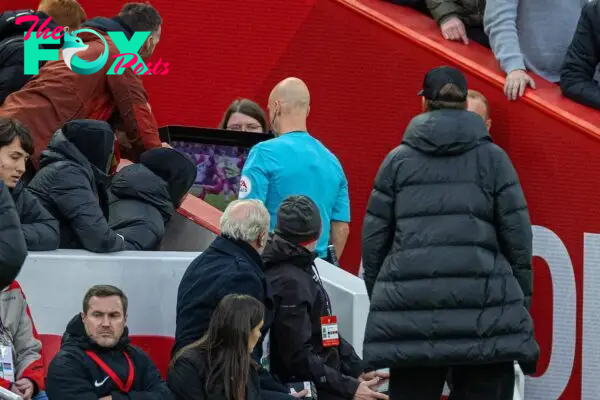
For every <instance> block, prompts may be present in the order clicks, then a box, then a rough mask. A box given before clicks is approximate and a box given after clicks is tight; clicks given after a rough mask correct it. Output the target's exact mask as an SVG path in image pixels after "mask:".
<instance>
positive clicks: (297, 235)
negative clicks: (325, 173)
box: [275, 196, 321, 244]
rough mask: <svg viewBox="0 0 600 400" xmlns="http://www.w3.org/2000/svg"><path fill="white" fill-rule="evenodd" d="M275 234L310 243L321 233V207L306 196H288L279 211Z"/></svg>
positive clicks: (291, 240) (290, 239) (286, 238)
mask: <svg viewBox="0 0 600 400" xmlns="http://www.w3.org/2000/svg"><path fill="white" fill-rule="evenodd" d="M275 234H277V235H278V236H280V237H282V238H283V239H285V240H287V241H288V242H291V243H294V244H304V243H310V242H313V241H315V240H317V239H318V238H319V236H320V235H321V214H320V213H319V208H318V207H317V205H316V204H315V202H314V201H312V200H311V199H310V198H308V197H306V196H288V197H286V198H285V199H284V200H283V202H281V205H280V206H279V210H278V211H277V226H275Z"/></svg>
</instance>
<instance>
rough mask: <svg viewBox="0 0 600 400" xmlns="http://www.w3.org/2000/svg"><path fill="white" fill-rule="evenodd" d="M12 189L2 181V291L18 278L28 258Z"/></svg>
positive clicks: (0, 241) (0, 252)
mask: <svg viewBox="0 0 600 400" xmlns="http://www.w3.org/2000/svg"><path fill="white" fill-rule="evenodd" d="M9 190H10V189H9V188H8V187H7V186H6V185H5V184H4V182H3V181H1V180H0V289H4V288H5V287H7V286H8V285H10V284H11V283H12V282H13V281H14V280H15V279H16V278H17V275H18V274H19V272H20V271H21V267H22V266H23V263H24V262H25V258H26V257H27V244H26V243H25V236H24V235H23V229H22V228H21V222H20V221H19V214H18V213H17V210H16V209H15V203H14V202H13V199H12V197H11V195H10V191H9Z"/></svg>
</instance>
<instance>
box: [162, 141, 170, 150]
mask: <svg viewBox="0 0 600 400" xmlns="http://www.w3.org/2000/svg"><path fill="white" fill-rule="evenodd" d="M160 145H161V147H163V148H165V149H172V148H173V147H171V145H170V144H169V143H165V142H162V143H161V144H160Z"/></svg>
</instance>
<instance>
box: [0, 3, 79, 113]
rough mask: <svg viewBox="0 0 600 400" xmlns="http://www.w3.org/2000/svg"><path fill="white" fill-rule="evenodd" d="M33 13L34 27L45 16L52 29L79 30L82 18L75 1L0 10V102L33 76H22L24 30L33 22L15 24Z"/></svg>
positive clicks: (23, 73)
mask: <svg viewBox="0 0 600 400" xmlns="http://www.w3.org/2000/svg"><path fill="white" fill-rule="evenodd" d="M21 16H35V17H38V19H39V22H38V23H37V25H36V28H35V29H39V28H40V25H41V24H42V23H43V22H44V21H46V20H47V19H48V18H52V20H51V21H50V22H49V23H48V24H47V25H46V28H48V30H50V31H53V30H54V29H55V28H57V27H58V26H63V27H64V30H65V31H67V32H68V31H75V30H77V29H79V25H80V24H82V23H83V22H84V21H85V19H86V15H85V11H84V10H83V8H82V7H81V5H80V4H79V3H78V2H77V0H42V1H40V3H39V5H38V8H37V11H33V10H18V11H4V12H2V13H0V105H1V104H2V103H3V102H4V99H6V96H8V95H9V94H10V93H13V92H15V91H17V90H19V89H21V88H22V87H23V86H24V85H25V83H27V81H28V80H29V79H31V78H32V75H25V51H24V46H25V37H24V34H25V32H27V31H29V29H31V27H32V26H33V25H34V23H35V21H27V22H21V23H20V24H19V25H17V24H16V19H17V17H21ZM62 42H63V40H62V38H61V41H60V44H44V45H43V48H45V49H59V48H61V47H62Z"/></svg>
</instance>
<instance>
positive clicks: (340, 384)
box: [262, 196, 387, 400]
mask: <svg viewBox="0 0 600 400" xmlns="http://www.w3.org/2000/svg"><path fill="white" fill-rule="evenodd" d="M320 233H321V216H320V214H319V208H318V207H317V205H316V204H315V203H314V202H313V201H312V200H311V199H309V198H308V197H306V196H289V197H287V198H286V199H285V200H283V202H282V203H281V206H280V207H279V211H278V212H277V225H276V227H275V233H274V235H273V236H272V237H271V238H270V239H269V241H268V243H267V247H266V248H265V251H264V252H263V254H262V259H263V262H264V264H265V274H266V276H267V279H268V280H269V283H270V284H271V287H272V288H273V298H274V300H275V305H276V307H275V315H276V318H275V320H274V322H273V326H272V328H271V331H270V333H269V339H270V342H269V343H270V349H271V351H270V366H271V372H273V373H274V374H275V375H276V376H278V377H279V378H280V379H282V380H283V381H284V382H290V383H293V382H299V381H311V382H314V384H315V386H316V389H317V393H318V397H319V399H322V400H327V399H332V400H335V399H353V398H357V399H387V396H386V395H384V394H382V393H378V392H377V391H375V390H373V389H372V387H374V386H377V385H378V384H380V381H379V379H380V378H384V379H385V378H387V375H383V374H379V373H377V372H370V373H364V372H365V370H366V369H367V368H366V365H365V364H364V363H363V362H362V360H361V359H360V357H358V355H357V354H356V353H355V352H354V348H353V347H352V345H351V344H349V343H348V342H346V341H345V340H344V339H343V338H341V337H339V339H338V341H339V343H338V344H335V345H331V344H329V343H324V342H325V340H324V339H325V338H323V336H322V332H321V331H322V319H323V318H327V317H331V316H333V314H332V309H331V301H330V299H329V295H328V294H327V291H326V290H325V288H324V287H323V283H322V282H321V278H320V276H319V273H318V271H317V269H316V267H315V265H314V259H315V255H314V254H313V252H312V251H313V250H314V249H315V246H316V243H317V240H318V239H319V235H320Z"/></svg>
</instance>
